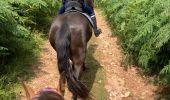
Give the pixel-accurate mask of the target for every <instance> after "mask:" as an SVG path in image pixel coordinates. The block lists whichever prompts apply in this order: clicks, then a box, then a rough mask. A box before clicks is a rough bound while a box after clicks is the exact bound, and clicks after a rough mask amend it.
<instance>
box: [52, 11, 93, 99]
mask: <svg viewBox="0 0 170 100" xmlns="http://www.w3.org/2000/svg"><path fill="white" fill-rule="evenodd" d="M91 36H92V28H91V25H90V23H89V21H88V20H87V19H86V18H85V17H84V16H83V15H81V14H80V13H78V12H69V13H65V14H62V15H59V16H57V18H55V20H54V22H53V23H52V25H51V29H50V31H49V41H50V43H51V45H52V47H53V48H54V49H55V51H56V52H57V59H58V69H59V73H60V80H59V87H60V92H61V93H62V95H64V91H65V88H64V87H65V82H66V80H67V85H68V88H69V90H70V91H71V92H72V94H73V99H74V100H76V99H77V98H81V99H85V98H87V97H88V90H87V88H86V86H84V85H83V84H82V83H81V82H80V77H81V74H82V72H83V69H84V68H85V65H84V63H85V56H86V48H87V42H88V41H89V40H90V38H91Z"/></svg>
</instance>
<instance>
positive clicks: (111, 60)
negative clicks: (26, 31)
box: [27, 10, 156, 100]
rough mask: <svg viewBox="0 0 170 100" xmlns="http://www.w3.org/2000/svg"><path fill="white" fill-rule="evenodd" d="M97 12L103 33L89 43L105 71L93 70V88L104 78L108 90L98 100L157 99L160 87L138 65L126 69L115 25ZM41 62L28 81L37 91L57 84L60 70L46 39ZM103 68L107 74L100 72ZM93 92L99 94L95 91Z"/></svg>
mask: <svg viewBox="0 0 170 100" xmlns="http://www.w3.org/2000/svg"><path fill="white" fill-rule="evenodd" d="M96 15H97V21H98V26H99V27H101V28H102V31H103V33H102V34H101V35H100V36H99V37H98V38H96V37H92V39H91V41H90V43H89V45H91V46H96V49H95V54H96V55H95V54H94V56H93V57H94V59H95V60H94V61H95V62H98V63H99V65H100V66H101V67H102V70H103V71H98V70H99V69H96V73H93V74H95V77H94V80H93V82H92V83H91V88H92V90H93V87H95V84H99V83H102V82H101V81H103V85H104V86H103V88H104V89H105V90H97V91H106V96H105V97H104V96H103V98H98V99H95V100H154V97H155V95H154V91H155V90H156V87H154V86H153V85H151V84H149V83H148V82H147V81H145V80H144V79H143V78H142V77H141V76H140V75H139V74H138V71H137V69H136V68H135V67H131V68H130V69H128V71H124V68H123V67H122V66H121V61H122V58H123V54H122V53H121V48H120V46H119V45H118V44H117V38H116V37H111V36H110V35H109V33H111V29H110V28H109V26H108V24H107V22H106V20H105V19H104V17H103V16H102V14H101V12H100V11H99V10H97V11H96ZM88 48H89V47H88ZM87 52H88V51H87ZM38 63H39V67H38V69H37V70H35V73H37V74H36V76H35V77H34V78H32V79H31V80H30V81H29V82H27V83H28V84H29V85H30V86H31V87H33V88H34V89H35V90H36V91H38V90H40V89H42V88H44V87H53V88H57V87H58V79H59V74H58V70H57V65H56V54H55V51H54V50H53V49H52V48H51V46H50V44H49V42H48V41H45V43H44V45H43V47H42V52H41V55H40V57H39V59H38ZM90 65H91V64H90ZM95 66H96V65H95ZM88 70H90V69H88ZM88 70H87V71H88ZM101 72H103V74H100V73H101ZM97 73H99V74H97ZM97 75H98V77H100V75H101V76H102V77H104V80H100V79H99V81H98V80H97V79H95V78H96V77H97ZM98 77H97V78H98ZM96 80H97V81H96ZM101 86H102V85H101ZM95 89H96V88H95ZM92 93H93V94H95V92H92ZM103 95H104V94H103ZM70 97H71V94H70V93H69V92H68V91H67V93H66V95H65V99H66V100H70Z"/></svg>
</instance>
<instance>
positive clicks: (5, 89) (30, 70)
mask: <svg viewBox="0 0 170 100" xmlns="http://www.w3.org/2000/svg"><path fill="white" fill-rule="evenodd" d="M23 42H25V43H22V44H19V45H21V46H20V47H23V49H20V50H21V51H19V52H17V54H15V55H12V59H8V63H7V64H4V65H0V70H1V71H0V100H15V99H17V94H18V93H19V92H20V88H18V87H19V86H20V84H19V83H18V80H17V77H18V76H19V77H21V78H22V79H24V80H27V79H29V78H30V77H32V76H33V75H34V69H35V68H36V67H37V65H36V61H37V56H38V55H39V52H40V48H39V45H40V44H41V43H42V38H41V36H40V34H37V32H34V36H33V37H32V40H28V41H23Z"/></svg>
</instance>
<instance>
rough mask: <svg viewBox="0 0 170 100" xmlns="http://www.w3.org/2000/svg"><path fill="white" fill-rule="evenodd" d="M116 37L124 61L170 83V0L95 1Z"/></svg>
mask: <svg viewBox="0 0 170 100" xmlns="http://www.w3.org/2000/svg"><path fill="white" fill-rule="evenodd" d="M96 3H97V5H98V6H99V7H100V8H102V9H103V10H104V12H105V14H106V17H107V19H108V21H109V23H110V25H111V27H112V29H113V31H114V33H115V34H116V35H117V36H119V38H120V43H121V45H122V47H123V49H124V53H125V55H126V57H127V58H126V60H127V59H130V58H133V60H134V61H136V63H137V64H139V65H140V66H143V68H144V69H145V72H147V73H150V74H160V78H161V79H162V81H161V83H162V84H163V85H167V84H170V0H96Z"/></svg>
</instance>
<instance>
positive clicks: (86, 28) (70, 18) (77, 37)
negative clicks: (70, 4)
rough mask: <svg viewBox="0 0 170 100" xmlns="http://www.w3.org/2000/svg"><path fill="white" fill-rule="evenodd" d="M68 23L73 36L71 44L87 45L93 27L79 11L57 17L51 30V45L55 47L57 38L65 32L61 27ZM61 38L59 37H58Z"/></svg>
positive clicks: (69, 32)
mask: <svg viewBox="0 0 170 100" xmlns="http://www.w3.org/2000/svg"><path fill="white" fill-rule="evenodd" d="M63 25H67V30H68V31H67V32H68V34H70V36H71V44H74V45H76V46H82V45H85V44H86V43H87V42H88V41H89V40H90V38H91V36H92V28H91V25H90V23H89V21H88V20H87V19H86V18H85V17H84V16H83V15H81V14H80V13H78V12H69V13H64V14H62V15H59V16H58V17H56V18H55V20H54V21H53V23H52V25H51V29H50V32H49V39H50V43H51V45H52V46H53V47H54V44H55V43H54V42H55V39H57V38H60V36H59V35H61V34H63V33H62V32H61V29H62V27H63ZM57 40H59V39H57Z"/></svg>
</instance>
